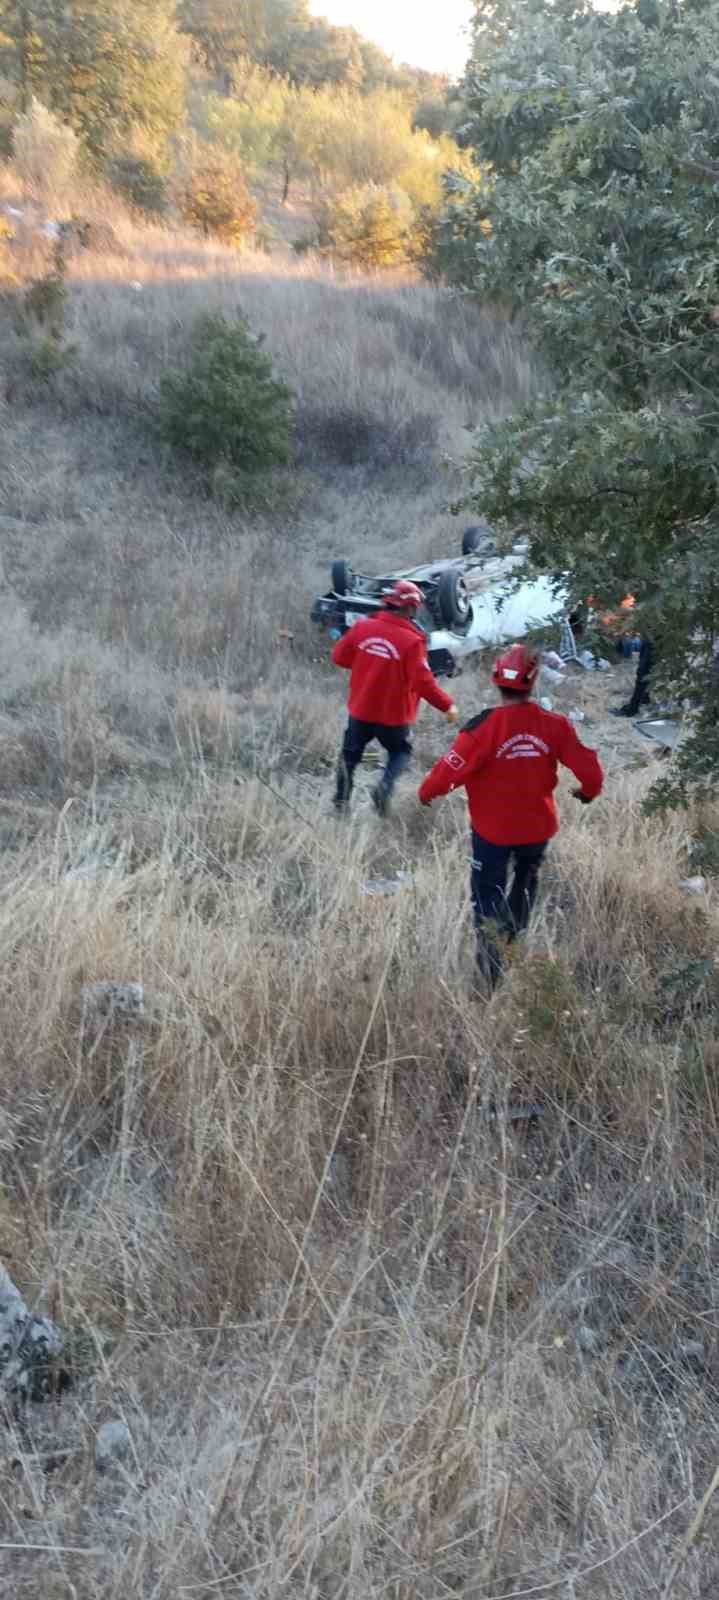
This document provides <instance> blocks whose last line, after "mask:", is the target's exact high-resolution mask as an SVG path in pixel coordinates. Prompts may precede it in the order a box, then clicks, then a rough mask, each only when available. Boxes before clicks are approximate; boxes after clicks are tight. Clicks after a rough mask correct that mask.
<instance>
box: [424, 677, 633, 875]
mask: <svg viewBox="0 0 719 1600" xmlns="http://www.w3.org/2000/svg"><path fill="white" fill-rule="evenodd" d="M558 762H561V764H562V766H563V767H569V770H570V772H573V773H574V776H575V778H577V779H578V781H579V784H580V786H581V790H582V794H583V795H585V796H586V798H587V799H588V800H593V799H594V798H595V796H596V795H598V794H599V791H600V789H601V787H602V783H603V781H604V774H603V772H602V769H601V766H600V764H599V761H598V759H597V757H596V755H595V753H594V751H593V750H588V749H587V747H586V745H583V744H580V742H579V740H578V738H577V735H576V733H575V732H574V728H573V727H572V724H571V722H569V721H568V720H567V718H566V717H560V716H557V715H556V714H555V713H554V712H551V711H543V710H542V708H541V706H538V705H537V704H536V702H535V701H533V700H522V701H520V702H519V703H518V704H517V705H508V704H506V703H505V704H503V705H501V706H496V707H495V709H494V710H490V711H482V712H481V713H480V715H479V716H478V717H473V718H472V720H471V722H468V723H466V725H465V726H464V728H462V731H461V733H459V734H458V735H457V738H456V739H455V741H454V744H453V745H452V748H451V750H448V751H447V753H446V755H443V756H442V757H441V758H440V760H439V761H437V762H435V765H434V766H433V768H432V771H431V772H428V773H427V776H426V778H425V779H424V781H423V783H422V785H421V788H420V790H419V798H420V800H422V801H428V800H434V799H436V798H437V796H438V795H441V794H447V793H448V792H449V790H450V789H458V788H465V789H466V790H467V801H468V804H469V814H470V818H471V821H472V827H473V828H474V831H475V833H479V834H481V836H482V838H483V839H488V840H489V842H490V844H540V843H541V842H542V840H544V839H551V837H552V834H554V833H556V831H557V828H558V827H559V818H558V816H557V808H556V806H555V804H554V790H555V789H556V787H557V763H558Z"/></svg>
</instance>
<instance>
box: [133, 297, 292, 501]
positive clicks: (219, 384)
mask: <svg viewBox="0 0 719 1600" xmlns="http://www.w3.org/2000/svg"><path fill="white" fill-rule="evenodd" d="M292 420H293V417H292V395H291V391H290V390H289V389H288V388H287V386H286V385H285V384H284V383H279V382H278V381H277V379H276V378H275V377H274V376H273V373H272V362H271V360H270V357H269V356H268V355H267V354H266V352H265V351H264V350H263V349H262V347H261V341H260V340H258V339H255V338H254V337H253V335H252V334H251V333H250V330H249V328H248V326H247V323H246V322H245V320H244V318H238V320H237V321H234V322H230V321H228V319H227V318H226V317H224V316H221V315H213V316H206V317H201V318H200V319H199V320H198V322H197V323H196V325H195V328H194V331H193V340H192V352H191V358H190V361H189V363H188V366H187V367H186V368H185V370H184V371H181V372H170V373H166V374H165V376H164V377H163V378H162V380H161V384H160V411H159V427H160V433H161V436H162V437H163V438H164V439H165V441H166V442H167V443H168V444H170V445H172V446H173V447H174V448H175V449H176V450H181V451H182V452H184V454H185V455H189V456H191V457H192V459H193V461H196V462H197V463H198V464H199V465H200V466H202V467H203V468H205V469H206V470H207V471H209V472H210V473H211V474H214V473H216V472H217V469H221V473H220V475H221V476H222V477H223V479H224V480H225V481H226V480H227V469H228V467H229V468H231V469H233V471H234V472H235V474H240V475H241V477H242V478H243V479H244V478H248V479H251V478H252V477H256V476H257V475H258V474H260V473H262V472H266V471H269V469H270V468H272V467H275V466H281V465H283V464H285V463H286V462H287V461H288V460H289V456H290V439H291V430H292Z"/></svg>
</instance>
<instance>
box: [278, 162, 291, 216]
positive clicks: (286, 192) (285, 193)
mask: <svg viewBox="0 0 719 1600" xmlns="http://www.w3.org/2000/svg"><path fill="white" fill-rule="evenodd" d="M291 182H292V173H291V172H290V164H289V161H285V181H284V183H283V185H282V200H281V201H280V204H281V205H283V206H286V205H287V201H288V200H289V197H290V184H291Z"/></svg>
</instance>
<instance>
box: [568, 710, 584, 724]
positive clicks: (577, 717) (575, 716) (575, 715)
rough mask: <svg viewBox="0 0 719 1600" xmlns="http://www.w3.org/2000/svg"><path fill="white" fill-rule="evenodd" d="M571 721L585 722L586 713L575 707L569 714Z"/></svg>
mask: <svg viewBox="0 0 719 1600" xmlns="http://www.w3.org/2000/svg"><path fill="white" fill-rule="evenodd" d="M569 720H570V722H583V721H584V712H583V711H579V710H578V708H577V706H573V707H572V710H571V711H570V713H569Z"/></svg>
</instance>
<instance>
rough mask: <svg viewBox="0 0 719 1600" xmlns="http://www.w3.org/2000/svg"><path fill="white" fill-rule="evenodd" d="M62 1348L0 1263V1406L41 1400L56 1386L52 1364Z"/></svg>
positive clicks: (52, 1328)
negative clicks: (6, 1402)
mask: <svg viewBox="0 0 719 1600" xmlns="http://www.w3.org/2000/svg"><path fill="white" fill-rule="evenodd" d="M63 1348H64V1343H63V1338H62V1334H61V1333H60V1331H59V1329H58V1328H56V1327H55V1324H54V1322H51V1321H50V1318H49V1317H39V1316H36V1315H35V1313H34V1312H32V1311H31V1310H30V1309H29V1307H28V1306H26V1304H25V1301H24V1300H23V1298H22V1295H21V1294H20V1291H19V1289H16V1287H15V1284H14V1283H13V1281H12V1278H11V1277H10V1274H9V1272H7V1271H6V1269H5V1267H4V1266H3V1265H2V1262H0V1404H2V1401H3V1400H6V1401H7V1400H9V1401H11V1402H13V1401H14V1402H17V1401H18V1400H20V1401H22V1400H42V1399H44V1398H45V1396H46V1395H47V1394H49V1393H50V1392H51V1391H52V1390H53V1388H54V1387H55V1385H54V1383H53V1375H54V1368H55V1364H56V1363H57V1361H58V1359H59V1358H60V1357H61V1356H62V1353H63Z"/></svg>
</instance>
